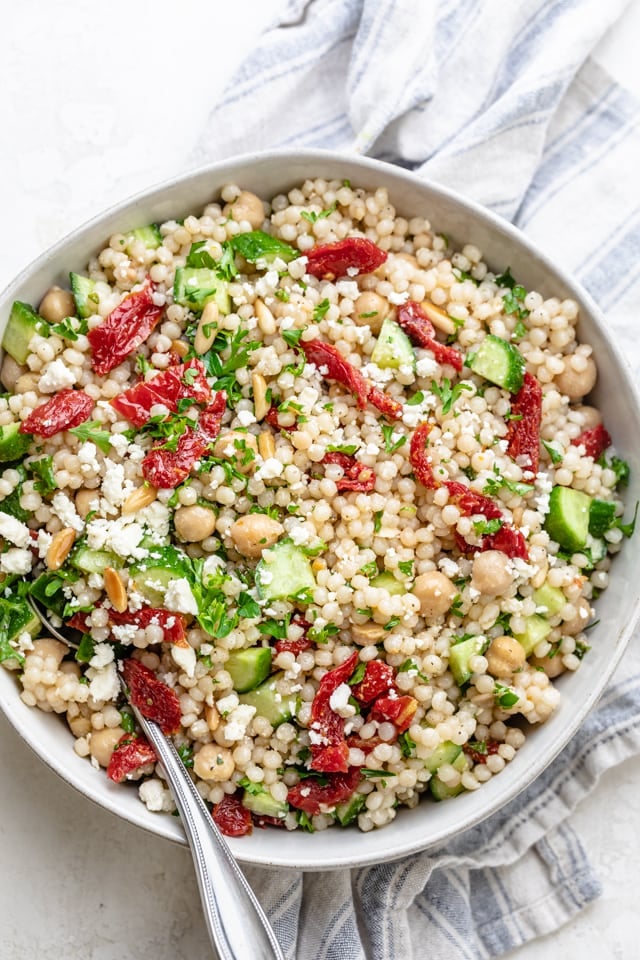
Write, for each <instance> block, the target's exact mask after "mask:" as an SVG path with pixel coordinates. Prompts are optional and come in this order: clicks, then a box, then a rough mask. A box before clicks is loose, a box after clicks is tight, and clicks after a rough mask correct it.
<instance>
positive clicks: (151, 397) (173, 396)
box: [111, 357, 211, 427]
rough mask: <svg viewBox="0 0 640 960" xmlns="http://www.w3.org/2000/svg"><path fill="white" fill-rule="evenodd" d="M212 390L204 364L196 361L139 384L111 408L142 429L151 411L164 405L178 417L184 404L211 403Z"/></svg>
mask: <svg viewBox="0 0 640 960" xmlns="http://www.w3.org/2000/svg"><path fill="white" fill-rule="evenodd" d="M210 399H211V387H210V386H209V384H208V382H207V377H206V372H205V369H204V364H203V362H202V360H198V359H197V358H196V357H194V358H193V359H192V360H188V361H187V362H186V363H181V364H179V365H176V366H173V367H170V368H169V369H168V370H165V371H163V373H160V374H158V375H157V376H156V377H154V378H153V380H146V381H142V382H140V383H137V384H136V385H135V386H133V387H130V388H129V389H128V390H125V391H124V393H121V394H119V395H118V396H117V397H114V398H113V400H112V401H111V405H112V406H113V407H115V408H116V410H117V411H118V412H119V413H121V414H122V415H123V416H124V417H126V418H127V420H129V421H130V422H131V423H132V424H133V425H134V426H135V427H142V426H144V424H145V423H146V422H147V420H148V419H149V417H150V416H151V409H152V407H154V406H155V405H156V404H160V403H161V404H162V405H163V406H165V407H166V408H167V409H168V410H169V412H170V413H176V412H177V410H178V402H179V401H180V400H194V401H195V402H196V403H208V402H209V400H210Z"/></svg>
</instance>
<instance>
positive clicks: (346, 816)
mask: <svg viewBox="0 0 640 960" xmlns="http://www.w3.org/2000/svg"><path fill="white" fill-rule="evenodd" d="M366 800H367V798H366V797H365V795H364V793H354V795H353V796H352V797H349V799H348V800H345V802H344V803H339V804H338V806H337V807H336V820H337V821H338V823H339V824H340V826H341V827H348V826H349V824H350V823H353V821H354V820H355V819H356V817H357V816H358V814H359V813H361V812H362V810H363V809H364V805H365V803H366Z"/></svg>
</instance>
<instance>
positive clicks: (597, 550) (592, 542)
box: [583, 534, 607, 570]
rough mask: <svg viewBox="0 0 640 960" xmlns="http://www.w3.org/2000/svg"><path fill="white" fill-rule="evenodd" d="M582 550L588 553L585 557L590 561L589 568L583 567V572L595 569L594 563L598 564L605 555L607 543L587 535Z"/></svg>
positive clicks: (599, 538)
mask: <svg viewBox="0 0 640 960" xmlns="http://www.w3.org/2000/svg"><path fill="white" fill-rule="evenodd" d="M584 548H585V551H588V554H587V556H588V557H589V558H590V560H591V566H590V567H589V566H587V567H584V568H583V569H585V570H588V569H592V568H593V567H595V565H596V563H600V561H601V560H604V558H605V557H606V555H607V541H606V540H603V539H602V537H592V536H591V534H589V536H588V537H587V542H586V544H585V547H584Z"/></svg>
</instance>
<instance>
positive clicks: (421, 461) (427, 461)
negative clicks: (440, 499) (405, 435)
mask: <svg viewBox="0 0 640 960" xmlns="http://www.w3.org/2000/svg"><path fill="white" fill-rule="evenodd" d="M431 429H432V427H431V424H430V423H427V422H425V423H421V424H420V426H419V427H416V429H415V430H414V431H413V435H412V437H411V444H410V446H409V461H410V463H411V466H412V467H413V472H414V474H415V478H416V480H417V481H418V483H421V484H422V486H423V487H426V488H427V490H437V489H438V487H439V486H440V481H439V480H436V478H435V477H434V475H433V466H432V464H431V457H430V456H429V455H428V453H427V438H428V436H429V434H430V433H431Z"/></svg>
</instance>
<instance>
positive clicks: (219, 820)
mask: <svg viewBox="0 0 640 960" xmlns="http://www.w3.org/2000/svg"><path fill="white" fill-rule="evenodd" d="M211 816H212V817H213V822H214V823H215V825H216V826H217V828H218V830H219V831H220V833H224V835H225V837H246V836H248V835H249V834H250V833H251V832H252V831H253V820H252V819H251V814H250V813H249V811H248V810H247V808H246V807H243V806H242V804H241V803H240V800H239V799H238V798H237V797H236V795H235V794H233V793H225V795H224V797H223V798H222V800H221V801H220V803H216V804H214V806H213V808H212V810H211Z"/></svg>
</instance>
